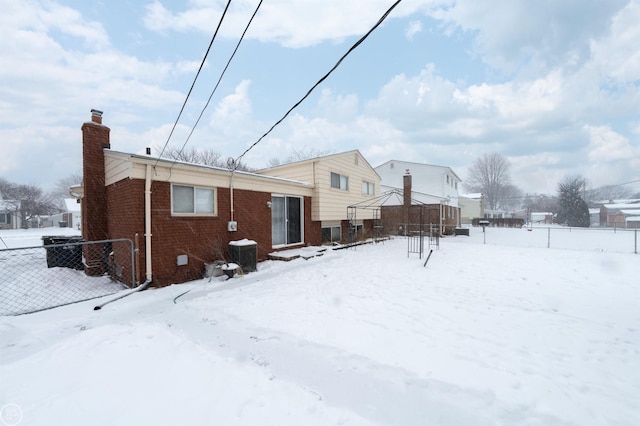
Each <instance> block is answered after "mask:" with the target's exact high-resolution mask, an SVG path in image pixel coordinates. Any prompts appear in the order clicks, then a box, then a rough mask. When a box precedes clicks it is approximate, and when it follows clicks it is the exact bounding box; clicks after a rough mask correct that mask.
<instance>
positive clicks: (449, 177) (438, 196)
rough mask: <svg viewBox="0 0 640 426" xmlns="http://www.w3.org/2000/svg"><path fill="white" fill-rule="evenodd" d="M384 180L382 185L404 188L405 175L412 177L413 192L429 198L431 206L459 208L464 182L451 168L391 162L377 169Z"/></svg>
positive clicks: (408, 162)
mask: <svg viewBox="0 0 640 426" xmlns="http://www.w3.org/2000/svg"><path fill="white" fill-rule="evenodd" d="M375 171H376V172H377V173H378V174H379V175H380V178H381V179H382V185H383V186H385V187H390V188H397V189H402V188H403V185H404V183H403V179H404V175H405V174H407V172H408V173H409V174H411V176H412V191H413V192H414V193H416V194H421V197H429V199H427V200H425V201H427V202H428V203H429V204H438V203H441V204H446V205H448V206H451V207H456V208H457V207H458V198H459V194H458V186H459V185H460V183H461V182H462V180H461V179H460V178H459V177H458V175H456V174H455V173H454V171H453V170H452V169H451V168H450V167H446V166H434V165H432V164H422V163H414V162H410V161H399V160H390V161H387V162H386V163H383V164H381V165H379V166H377V167H376V168H375Z"/></svg>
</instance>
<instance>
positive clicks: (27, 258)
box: [0, 237, 138, 315]
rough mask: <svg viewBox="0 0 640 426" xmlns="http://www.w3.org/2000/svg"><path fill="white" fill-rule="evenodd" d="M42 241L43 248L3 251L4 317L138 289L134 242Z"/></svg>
mask: <svg viewBox="0 0 640 426" xmlns="http://www.w3.org/2000/svg"><path fill="white" fill-rule="evenodd" d="M42 240H43V245H42V246H36V247H22V248H8V249H2V250H0V315H20V314H27V313H32V312H37V311H42V310H45V309H50V308H54V307H58V306H63V305H67V304H70V303H76V302H81V301H85V300H89V299H94V298H97V297H102V296H106V295H109V294H113V293H116V292H118V291H120V290H122V289H123V286H124V287H129V288H132V287H135V286H137V285H138V282H137V281H136V279H135V277H136V271H135V265H136V263H135V260H134V253H135V250H134V245H133V241H131V240H129V239H114V240H104V241H90V242H83V241H81V239H80V238H78V237H42Z"/></svg>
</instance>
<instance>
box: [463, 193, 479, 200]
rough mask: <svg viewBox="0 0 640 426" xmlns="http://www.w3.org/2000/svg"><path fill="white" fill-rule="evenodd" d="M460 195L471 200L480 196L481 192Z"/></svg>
mask: <svg viewBox="0 0 640 426" xmlns="http://www.w3.org/2000/svg"><path fill="white" fill-rule="evenodd" d="M460 197H462V198H469V199H472V200H479V199H481V198H482V192H474V193H471V194H460Z"/></svg>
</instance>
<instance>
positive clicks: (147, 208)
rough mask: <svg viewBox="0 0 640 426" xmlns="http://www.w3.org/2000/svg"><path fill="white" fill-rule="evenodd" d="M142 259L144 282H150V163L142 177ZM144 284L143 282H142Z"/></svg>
mask: <svg viewBox="0 0 640 426" xmlns="http://www.w3.org/2000/svg"><path fill="white" fill-rule="evenodd" d="M144 261H145V270H146V281H145V283H150V282H151V277H152V274H151V164H147V171H146V174H145V178H144ZM143 285H144V284H143Z"/></svg>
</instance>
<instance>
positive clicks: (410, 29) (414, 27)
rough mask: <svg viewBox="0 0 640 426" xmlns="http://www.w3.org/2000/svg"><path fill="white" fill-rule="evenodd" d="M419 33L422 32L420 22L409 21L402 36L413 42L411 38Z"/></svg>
mask: <svg viewBox="0 0 640 426" xmlns="http://www.w3.org/2000/svg"><path fill="white" fill-rule="evenodd" d="M419 32H422V22H420V21H411V22H409V25H408V26H407V29H406V30H405V33H404V34H405V36H406V37H407V38H408V39H409V40H413V36H415V35H416V34H418V33H419Z"/></svg>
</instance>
